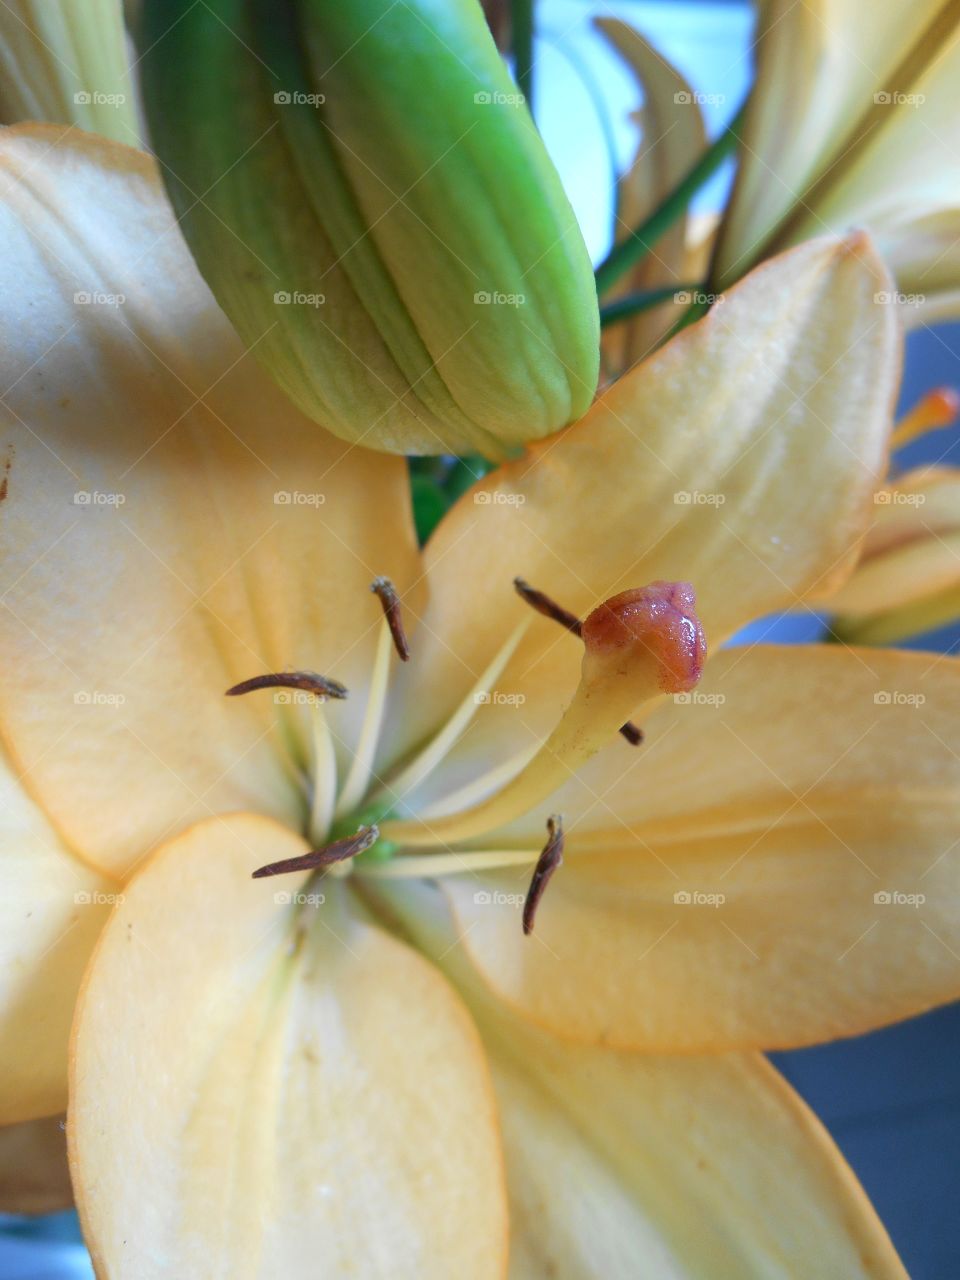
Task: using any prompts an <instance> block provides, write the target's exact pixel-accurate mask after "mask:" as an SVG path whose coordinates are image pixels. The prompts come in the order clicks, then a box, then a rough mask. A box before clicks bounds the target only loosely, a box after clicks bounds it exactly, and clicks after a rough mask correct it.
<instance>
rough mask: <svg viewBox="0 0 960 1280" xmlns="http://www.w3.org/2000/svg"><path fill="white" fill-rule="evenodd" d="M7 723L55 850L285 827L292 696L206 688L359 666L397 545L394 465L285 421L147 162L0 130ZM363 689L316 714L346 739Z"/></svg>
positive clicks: (305, 750)
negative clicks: (55, 833)
mask: <svg viewBox="0 0 960 1280" xmlns="http://www.w3.org/2000/svg"><path fill="white" fill-rule="evenodd" d="M0 186H2V188H3V192H4V202H3V206H2V208H0V244H2V246H3V250H4V251H3V254H2V255H0V283H2V298H3V303H2V306H3V314H4V317H5V329H6V334H7V337H6V340H5V342H4V345H3V350H2V353H0V380H2V385H3V386H4V387H5V388H6V395H5V399H4V407H3V409H2V411H0V445H2V447H3V449H4V450H5V452H0V462H3V463H5V466H6V473H5V474H4V475H3V477H2V487H0V493H2V494H3V495H4V497H5V501H4V502H3V503H2V504H0V521H2V526H3V528H2V533H0V538H2V544H3V551H4V564H5V574H6V580H7V583H8V584H9V585H8V587H7V590H6V592H5V596H4V604H5V609H4V610H3V613H2V617H0V711H2V723H3V733H4V735H5V738H6V740H7V743H8V746H9V749H10V751H11V754H12V755H13V757H14V758H15V759H16V760H17V762H18V764H20V765H21V767H22V768H23V769H24V770H25V771H27V772H28V774H29V785H30V787H31V790H32V792H33V794H34V795H36V796H37V797H39V798H40V800H41V801H42V803H43V805H44V808H45V810H46V811H47V813H48V814H50V815H51V817H52V820H53V822H54V824H55V825H56V826H57V828H58V829H59V830H60V831H61V832H63V833H64V834H65V836H66V838H67V839H68V841H69V843H70V844H71V846H73V847H77V848H79V849H81V850H82V851H83V852H84V854H85V855H86V856H88V857H89V858H90V859H91V860H94V861H96V863H97V865H100V866H103V867H106V868H109V869H111V870H115V871H121V872H122V871H125V870H126V869H127V868H129V866H130V865H131V864H132V862H133V861H134V860H135V859H137V858H139V857H141V856H142V855H143V854H144V852H145V851H146V850H148V849H149V848H151V847H152V846H153V845H154V844H156V843H157V842H158V840H160V839H162V838H164V837H165V836H166V835H167V834H168V833H169V832H170V831H171V830H173V829H176V828H177V827H178V826H181V825H184V824H186V823H188V822H190V821H194V820H196V819H198V818H200V817H204V816H206V815H208V814H210V813H214V812H218V811H222V810H229V809H238V808H255V809H257V810H260V811H264V812H268V813H273V814H275V815H277V816H282V817H284V818H286V819H287V820H288V821H294V822H296V823H297V824H298V825H299V824H300V821H301V818H302V812H301V806H302V803H303V802H302V794H301V793H302V785H301V773H300V771H301V769H302V767H303V763H304V760H305V758H307V757H308V755H309V750H310V747H309V725H308V723H307V721H308V718H309V713H310V711H311V710H312V708H310V707H303V706H296V705H292V704H291V702H290V698H289V695H284V696H285V697H286V700H287V701H286V703H285V704H284V705H279V704H278V702H277V701H276V700H275V699H274V698H273V696H272V695H271V694H269V693H267V694H256V695H252V696H251V697H249V698H246V699H244V700H233V699H229V700H228V699H226V698H225V697H224V691H225V690H226V689H227V688H228V687H229V686H231V685H233V684H235V683H236V682H238V681H240V680H243V679H244V678H247V677H251V676H256V675H259V674H261V673H263V672H267V671H279V670H283V669H285V668H290V667H293V668H295V669H310V670H316V671H320V672H322V673H323V674H325V675H329V676H332V677H334V678H336V679H338V680H341V681H342V682H343V683H344V684H346V685H347V686H348V687H349V686H350V684H351V681H352V680H353V678H354V677H356V678H357V680H358V681H359V680H361V679H362V680H363V681H364V682H365V681H366V679H367V677H368V674H369V670H370V666H371V664H372V661H373V652H374V648H375V645H376V636H377V628H378V627H379V625H380V608H379V605H378V603H377V601H376V599H374V598H373V597H372V596H371V594H370V590H369V587H370V582H371V580H372V579H373V578H374V577H375V576H377V575H378V574H386V575H388V576H389V577H391V578H392V579H393V581H394V583H395V585H396V587H397V589H398V591H400V592H401V593H403V592H404V591H405V590H406V588H407V587H408V586H409V584H410V582H411V580H412V579H413V576H414V574H415V572H416V567H417V564H418V552H417V549H416V543H415V538H414V533H413V527H412V522H411V519H410V513H409V496H408V485H407V477H406V470H405V467H404V463H403V462H402V461H401V460H400V459H396V458H386V457H381V456H378V455H376V454H373V453H368V452H367V451H365V450H363V449H360V448H357V447H350V446H348V445H345V444H343V443H342V442H340V441H337V440H335V439H334V438H333V437H332V436H328V435H326V434H325V433H324V432H323V431H321V430H318V429H317V428H315V427H314V426H313V424H311V423H309V422H308V421H307V420H306V419H305V418H303V417H302V416H301V415H300V414H299V413H298V412H297V411H296V410H294V409H293V408H292V407H291V406H290V404H289V403H288V402H287V401H285V400H284V398H283V397H282V395H281V394H280V393H279V392H278V391H276V389H275V388H274V386H273V384H272V382H271V381H270V379H269V378H268V377H267V376H266V375H265V374H263V373H262V372H261V371H260V369H259V368H258V366H257V364H256V362H255V360H254V359H253V358H252V357H251V356H249V355H246V354H245V353H244V351H243V348H242V347H241V345H240V343H239V341H238V340H237V338H236V337H235V335H234V334H233V332H232V330H231V329H230V328H229V326H228V324H227V323H226V321H225V319H224V318H223V317H222V315H221V314H220V312H219V311H218V310H217V308H216V305H215V304H214V302H213V300H212V298H211V296H210V294H209V292H208V290H207V288H206V286H205V285H204V284H203V283H202V281H201V279H200V277H199V275H198V274H197V272H196V269H195V268H194V266H193V263H192V261H191V259H190V255H189V253H188V252H187V249H186V247H185V246H184V244H183V242H182V240H181V238H180V235H179V232H178V230H177V227H176V223H175V222H174V219H173V215H172V213H171V211H170V209H169V207H168V205H167V203H166V199H165V197H164V195H163V191H162V188H161V186H160V183H159V181H158V178H157V174H156V170H155V168H154V165H153V163H152V161H150V160H149V159H148V158H147V157H146V156H144V155H142V154H140V153H139V152H135V151H132V150H129V149H127V148H124V147H120V146H117V145H114V144H110V143H107V142H104V141H103V140H100V139H96V138H93V137H92V136H89V135H84V134H80V133H73V134H71V135H70V136H69V137H68V138H61V136H60V131H58V130H55V129H51V128H48V127H42V126H32V127H30V126H27V127H22V128H17V129H11V130H8V131H5V132H4V133H3V135H2V136H0ZM363 710H364V706H363V699H362V697H360V698H357V699H355V700H354V701H353V702H352V703H346V704H342V705H341V704H338V705H337V708H336V718H335V719H333V718H331V723H332V724H333V726H334V728H335V730H336V733H335V736H337V737H339V738H341V739H342V740H343V741H344V742H345V743H346V744H347V745H346V746H345V747H344V748H342V750H341V755H342V759H343V760H344V761H346V760H347V759H348V752H349V747H350V745H351V744H353V743H354V742H355V741H356V736H357V734H358V733H359V724H360V721H361V719H362V714H363Z"/></svg>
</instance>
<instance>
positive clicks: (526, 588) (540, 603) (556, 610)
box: [513, 578, 643, 747]
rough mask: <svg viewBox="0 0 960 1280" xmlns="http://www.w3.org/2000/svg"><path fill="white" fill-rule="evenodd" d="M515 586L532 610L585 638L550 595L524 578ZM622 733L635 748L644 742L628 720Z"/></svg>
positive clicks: (579, 624)
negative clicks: (532, 585)
mask: <svg viewBox="0 0 960 1280" xmlns="http://www.w3.org/2000/svg"><path fill="white" fill-rule="evenodd" d="M513 585H514V587H515V588H516V592H517V595H518V596H519V597H520V599H521V600H525V601H526V602H527V604H528V605H530V607H531V608H532V609H536V611H537V613H542V614H543V616H544V617H545V618H552V619H553V621H554V622H559V623H560V625H561V627H566V629H567V630H568V631H572V632H573V634H574V635H575V636H580V637H581V638H582V636H583V623H582V622H581V621H580V619H579V618H578V617H577V616H576V614H574V613H571V612H570V610H569V609H564V607H563V606H562V605H559V604H557V602H556V601H555V600H551V599H550V597H549V596H548V595H545V594H544V593H543V592H542V591H538V590H537V589H536V587H531V586H530V584H529V582H526V581H525V580H524V579H523V578H514V580H513ZM620 733H621V734H622V735H623V737H624V738H626V740H627V741H628V742H629V743H630V745H631V746H633V747H638V746H639V745H640V743H641V742H642V741H643V730H642V729H641V728H640V727H639V726H638V725H635V724H634V723H633V721H632V720H628V721H627V723H626V724H624V725H621V726H620Z"/></svg>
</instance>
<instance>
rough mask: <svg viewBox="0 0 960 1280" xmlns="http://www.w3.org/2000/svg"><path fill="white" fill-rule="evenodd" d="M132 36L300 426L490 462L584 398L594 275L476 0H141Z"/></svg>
mask: <svg viewBox="0 0 960 1280" xmlns="http://www.w3.org/2000/svg"><path fill="white" fill-rule="evenodd" d="M140 42H141V47H142V50H143V53H142V65H143V94H144V101H145V105H146V110H147V117H148V120H149V123H150V132H151V141H152V143H153V146H154V147H155V148H156V151H157V154H158V155H159V157H160V160H161V165H162V171H163V175H164V180H165V182H166V184H167V187H168V190H169V193H170V197H171V200H172V201H173V204H174V207H175V208H176V210H177V213H178V215H179V218H180V224H181V226H182V229H183V232H184V234H185V236H186V238H187V242H188V243H189V245H190V248H191V250H192V251H193V253H194V255H195V257H196V260H197V263H198V265H199V267H200V270H201V272H202V273H203V275H204V278H205V279H206V280H207V282H208V284H209V285H210V287H211V288H212V290H213V292H214V294H215V295H216V297H217V300H218V302H219V303H220V305H221V306H222V307H223V309H224V311H225V312H226V313H227V315H228V316H229V317H230V319H231V320H232V321H233V323H234V325H235V326H236V329H237V332H238V333H239V334H240V336H241V337H242V338H243V339H244V341H245V342H246V343H247V345H248V346H249V347H250V348H251V349H252V350H253V351H254V352H255V354H256V355H257V357H258V358H259V359H260V360H262V361H263V364H264V366H265V368H267V370H268V371H269V372H270V373H271V374H272V375H273V377H275V378H276V380H277V382H278V383H279V384H280V386H281V387H282V388H283V389H284V390H285V391H286V392H287V393H288V395H289V396H290V397H291V398H292V399H293V401H294V402H295V403H296V404H297V405H298V406H299V407H300V408H301V409H302V410H303V411H304V412H305V413H306V414H307V415H308V416H309V417H311V418H313V419H314V421H315V422H317V423H319V424H320V425H321V426H322V427H324V428H325V429H327V430H329V431H332V432H333V433H334V434H336V435H338V436H341V437H342V438H343V439H346V440H353V441H357V442H360V443H362V444H364V445H366V446H367V447H372V448H380V449H386V450H390V451H392V452H396V453H418V454H423V453H427V454H431V453H432V454H439V453H451V452H453V453H470V452H480V453H482V454H484V455H485V456H488V457H491V458H500V457H503V456H505V455H506V454H509V452H510V451H511V450H512V449H515V448H517V447H518V446H520V445H522V444H523V443H524V442H525V441H526V440H529V439H536V438H539V437H541V436H544V435H547V434H549V433H550V432H552V431H556V430H557V429H558V428H560V427H562V426H564V425H566V424H567V423H569V422H571V421H573V420H574V419H576V418H579V417H580V416H581V415H582V414H583V413H584V412H585V411H586V409H587V408H588V407H589V405H590V403H591V401H592V399H593V395H594V392H595V391H596V386H597V375H598V366H599V353H598V333H599V315H598V310H597V297H596V288H595V285H594V279H593V270H592V267H591V264H590V259H589V256H588V254H587V249H586V245H585V244H584V242H583V237H582V235H581V233H580V229H579V226H578V224H577V220H576V217H575V215H574V213H573V210H572V208H571V207H570V203H569V201H568V200H567V197H566V195H565V194H564V191H563V188H562V186H561V183H560V178H559V175H558V174H557V171H556V169H555V168H554V165H553V163H552V161H551V160H550V158H549V156H548V155H547V151H546V148H545V147H544V145H543V141H542V140H541V138H540V135H539V133H538V132H537V130H536V128H535V126H534V123H533V120H532V118H531V116H530V113H529V111H528V110H527V106H526V103H525V101H524V98H523V95H522V94H521V93H520V92H519V91H518V89H517V86H516V85H515V84H514V83H513V81H512V80H511V79H510V75H509V72H508V71H507V69H506V66H505V64H504V62H503V59H502V58H501V56H500V53H499V52H498V50H497V47H496V44H495V43H494V40H493V37H492V36H491V34H490V31H489V30H488V28H487V25H486V22H485V20H484V16H483V12H482V10H481V8H480V6H479V4H477V3H476V0H447V3H445V4H443V5H438V4H436V3H433V0H405V2H404V3H403V4H395V3H388V0H351V3H349V4H331V3H323V4H318V3H315V2H314V0H294V2H293V3H291V4H287V5H285V6H283V11H282V13H281V14H279V15H278V13H277V12H275V11H274V9H273V8H272V7H271V6H269V5H243V4H237V3H236V2H235V0H210V2H209V3H204V4H199V5H198V4H196V3H194V0H174V2H171V0H146V3H145V4H144V6H143V21H142V29H141V32H140ZM198 67H202V68H203V74H202V75H200V74H198V73H197V68H198ZM213 174H215V175H216V181H212V180H211V175H213Z"/></svg>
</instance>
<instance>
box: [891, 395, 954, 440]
mask: <svg viewBox="0 0 960 1280" xmlns="http://www.w3.org/2000/svg"><path fill="white" fill-rule="evenodd" d="M958 413H960V393H958V392H957V391H956V390H955V389H954V388H953V387H935V388H934V390H933V391H928V392H927V394H926V395H925V396H921V398H920V399H919V400H918V401H917V403H916V404H915V405H914V406H913V408H912V409H910V410H908V412H907V413H905V414H904V416H903V417H902V418H901V419H900V421H899V422H898V423H897V425H896V427H895V428H894V432H893V435H892V436H891V438H890V444H891V446H892V448H894V449H901V448H902V447H903V446H904V445H905V444H909V443H910V441H911V440H916V439H917V438H918V437H919V436H924V435H926V434H927V432H928V431H936V430H937V429H938V428H939V427H949V426H950V424H951V422H953V420H954V418H955V417H956V416H957V414H958Z"/></svg>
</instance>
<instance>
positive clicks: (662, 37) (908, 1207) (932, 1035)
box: [0, 0, 960, 1280]
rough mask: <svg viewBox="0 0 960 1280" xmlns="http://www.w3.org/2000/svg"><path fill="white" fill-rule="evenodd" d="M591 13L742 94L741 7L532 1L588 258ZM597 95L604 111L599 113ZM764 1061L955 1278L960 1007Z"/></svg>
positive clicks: (881, 1204)
mask: <svg viewBox="0 0 960 1280" xmlns="http://www.w3.org/2000/svg"><path fill="white" fill-rule="evenodd" d="M599 13H611V14H618V15H620V16H622V17H625V18H627V19H628V20H629V21H631V22H632V23H633V24H634V25H635V26H637V27H638V28H640V30H642V31H643V32H644V34H645V35H647V36H648V38H650V39H651V40H653V42H654V43H655V44H657V46H658V47H659V48H660V49H661V50H662V51H663V52H664V53H665V54H666V55H667V57H669V58H670V59H671V60H672V61H673V62H674V63H675V64H676V65H677V66H678V67H679V68H680V69H681V70H682V71H683V72H684V73H685V74H686V76H687V78H688V79H689V80H690V82H691V83H692V85H693V87H694V88H695V89H697V90H698V91H699V92H700V93H702V94H705V95H710V96H711V98H722V99H723V100H722V101H717V102H711V103H708V104H707V105H705V107H704V111H705V114H706V116H707V120H708V126H709V128H710V131H711V133H716V132H717V131H718V130H719V129H720V128H721V127H722V126H723V124H724V122H725V121H726V120H727V119H728V118H729V117H730V116H732V115H733V113H734V111H735V110H736V107H737V104H738V103H739V102H740V100H741V98H742V96H743V93H744V91H745V89H746V87H747V84H748V81H749V75H750V58H749V43H750V31H751V26H752V18H751V14H750V10H749V6H748V5H747V4H745V3H741V2H740V0H730V2H729V3H723V2H722V0H721V2H719V3H718V2H710V0H661V2H659V3H645V2H642V0H640V2H634V3H630V2H629V0H621V2H620V3H610V4H604V5H600V4H597V5H593V4H591V3H590V2H589V0H540V22H541V35H540V38H539V40H538V42H537V49H536V53H537V66H536V74H537V88H536V91H535V107H536V113H537V116H538V120H539V122H540V124H541V128H542V129H543V132H544V136H545V138H546V141H547V145H548V146H549V147H550V150H551V152H552V154H553V156H554V159H555V160H556V162H557V164H558V166H559V168H560V170H561V173H562V176H563V178H564V181H565V183H566V184H567V189H568V191H569V193H570V196H571V199H572V200H573V202H574V205H575V207H576V210H577V214H578V217H579V218H580V221H581V225H582V226H583V229H584V234H585V236H586V238H587V242H588V244H589V246H590V249H591V252H593V254H594V256H595V257H597V258H599V257H601V256H602V254H603V252H604V251H605V249H606V247H607V245H608V244H609V238H610V226H611V205H610V199H609V190H610V182H611V166H610V160H609V151H608V142H609V141H611V140H612V142H613V145H614V149H615V152H616V158H617V161H618V162H619V164H621V165H623V164H624V163H625V162H626V161H627V160H628V159H629V156H630V154H631V150H632V146H633V145H634V143H635V133H634V131H633V129H632V126H631V125H630V124H629V121H628V118H627V113H628V112H629V111H630V109H631V107H632V106H633V105H635V104H634V102H633V93H634V90H633V86H632V83H631V81H630V77H629V76H628V75H627V74H626V73H625V72H624V71H623V70H622V68H621V67H620V66H619V64H618V63H617V62H616V61H615V60H614V59H613V58H612V57H611V56H610V54H609V53H608V52H607V51H606V50H605V48H604V47H603V45H602V44H601V42H600V41H599V40H598V39H597V38H596V37H595V36H593V34H592V33H591V30H590V25H589V24H590V19H591V17H592V16H593V15H594V14H599ZM598 88H600V89H602V93H603V96H604V98H605V100H606V108H605V113H601V112H598V110H597V106H596V90H597V89H598ZM604 116H605V118H604ZM728 180H729V175H728V174H722V175H720V176H719V177H718V178H717V179H716V180H715V181H714V182H713V183H712V184H711V185H710V186H709V187H708V188H707V189H706V190H705V192H704V193H702V195H701V197H700V198H699V201H698V205H699V207H700V208H702V209H705V210H706V209H710V208H716V207H717V205H718V203H719V201H720V200H721V199H722V196H723V191H724V188H725V183H726V182H727V181H728ZM958 353H960V324H958V325H944V326H940V327H938V328H937V329H935V330H934V329H921V330H919V331H918V332H915V333H913V334H912V335H911V336H910V339H909V341H908V348H907V365H906V374H905V378H904V387H903V398H902V404H903V405H909V404H911V403H912V402H913V401H914V400H916V399H917V398H918V397H919V396H920V395H921V394H922V393H923V392H924V391H926V390H929V389H930V388H931V387H934V386H938V385H943V384H953V385H955V386H958V387H960V354H958ZM958 441H960V429H958V430H957V431H956V432H950V431H942V432H937V433H935V434H933V435H932V436H930V437H928V438H926V439H925V440H920V441H917V442H916V443H915V444H913V445H911V446H910V447H909V449H907V450H905V451H904V453H903V455H902V456H901V458H900V459H898V462H899V463H900V464H901V465H913V464H916V463H919V462H924V461H943V460H946V459H951V458H952V460H954V461H958V462H960V445H958ZM820 629H821V628H820V624H819V623H818V622H817V621H816V619H814V618H811V617H805V618H796V619H789V620H784V622H783V623H782V624H779V625H778V628H777V631H776V633H775V634H776V638H777V639H780V640H787V639H789V640H804V639H812V638H814V637H815V636H816V635H817V634H818V633H819V631H820ZM764 630H765V631H766V630H767V629H766V628H764ZM767 638H768V639H769V638H770V635H769V632H768V633H767ZM913 647H917V648H927V649H938V650H944V651H953V650H954V649H956V648H958V647H960V628H958V627H951V628H948V629H946V630H944V631H941V632H938V633H936V634H935V635H932V636H926V637H923V638H922V639H921V640H920V641H918V642H917V643H916V644H915V646H913ZM775 1061H776V1063H777V1065H778V1066H779V1067H780V1069H781V1070H782V1071H783V1072H784V1074H785V1075H786V1076H787V1077H788V1079H789V1080H790V1081H791V1082H792V1083H793V1084H794V1086H795V1087H796V1088H797V1089H798V1090H799V1091H800V1093H802V1094H803V1095H804V1097H805V1098H806V1099H807V1100H808V1101H809V1102H810V1103H811V1105H812V1106H813V1107H814V1109H815V1110H816V1111H817V1113H818V1114H819V1115H820V1117H821V1118H822V1119H823V1121H824V1122H825V1124H826V1125H827V1126H828V1128H829V1129H830V1131H831V1132H832V1133H833V1135H834V1137H835V1138H836V1140H837V1142H838V1143H839V1145H840V1147H841V1149H842V1150H843V1152H844V1154H845V1155H846V1157H847V1159H848V1160H849V1161H850V1163H851V1164H852V1166H853V1168H854V1169H855V1171H856V1172H857V1174H858V1176H859V1177H860V1179H861V1181H862V1182H863V1185H864V1186H865V1187H866V1189H867V1192H868V1194H869V1195H870V1197H871V1199H872V1200H873V1202H874V1204H875V1205H876V1207H877V1210H878V1211H879V1213H880V1216H881V1218H882V1219H883V1221H884V1222H885V1223H886V1226H887V1229H888V1230H889V1232H890V1234H891V1236H892V1237H893V1240H894V1243H895V1244H896V1245H897V1247H898V1249H899V1250H900V1253H901V1255H902V1257H903V1260H904V1263H905V1264H906V1266H907V1269H908V1271H909V1272H910V1274H911V1275H912V1276H913V1278H914V1280H952V1277H957V1276H960V1213H958V1205H957V1193H956V1187H957V1181H958V1174H960V1157H958V1152H960V1006H954V1007H952V1008H948V1009H943V1010H939V1011H937V1012H935V1013H931V1014H928V1015H926V1016H925V1017H922V1018H916V1019H914V1020H913V1021H911V1022H908V1023H903V1024H901V1025H900V1026H896V1027H892V1028H889V1029H888V1030H885V1031H880V1032H876V1033H874V1034H873V1035H869V1036H862V1037H860V1038H858V1039H855V1040H848V1041H842V1042H840V1043H837V1044H832V1045H826V1046H823V1047H821V1048H817V1049H805V1050H801V1051H799V1052H796V1053H781V1054H777V1055H775ZM0 1225H2V1227H3V1234H2V1235H0V1280H78V1278H80V1277H83V1278H84V1280H89V1278H92V1275H93V1272H92V1270H91V1269H90V1265H89V1262H88V1261H87V1259H86V1257H85V1254H84V1251H83V1248H82V1246H81V1245H80V1244H79V1243H78V1241H79V1234H78V1232H77V1229H76V1224H75V1221H74V1219H73V1216H72V1215H69V1214H56V1215H53V1216H52V1217H50V1218H46V1219H41V1220H39V1221H37V1222H28V1221H26V1220H18V1219H12V1218H11V1219H4V1218H3V1216H2V1215H0ZM804 1280H815V1278H814V1277H804Z"/></svg>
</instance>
